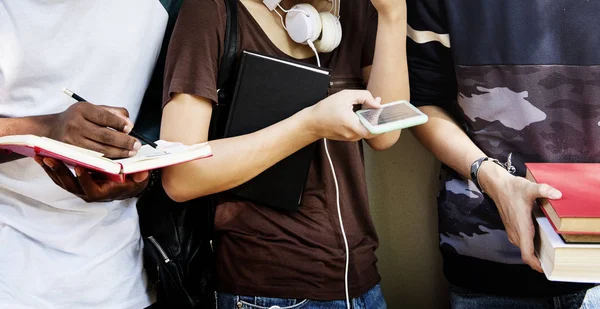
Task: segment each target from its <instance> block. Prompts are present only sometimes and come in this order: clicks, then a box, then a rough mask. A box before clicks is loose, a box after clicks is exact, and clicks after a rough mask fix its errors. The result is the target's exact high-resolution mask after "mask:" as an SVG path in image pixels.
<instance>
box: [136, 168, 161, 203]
mask: <svg viewBox="0 0 600 309" xmlns="http://www.w3.org/2000/svg"><path fill="white" fill-rule="evenodd" d="M148 178H150V179H149V180H148V184H147V185H146V188H144V190H142V192H140V194H138V195H137V196H136V197H142V195H144V194H146V192H148V191H150V190H151V189H152V187H153V186H154V185H155V184H156V183H158V182H160V170H150V175H148Z"/></svg>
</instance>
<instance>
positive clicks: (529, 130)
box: [407, 0, 600, 279]
mask: <svg viewBox="0 0 600 309" xmlns="http://www.w3.org/2000/svg"><path fill="white" fill-rule="evenodd" d="M407 3H408V9H409V21H408V22H409V33H408V35H409V38H410V39H409V40H408V62H409V68H410V86H411V100H412V103H413V104H415V105H417V106H424V105H436V106H439V107H441V108H443V109H445V110H447V111H448V112H450V113H451V114H452V115H453V116H454V118H455V119H456V120H457V121H458V122H459V123H460V124H461V125H462V126H463V128H464V130H465V131H466V132H467V134H468V136H469V137H470V138H471V139H472V140H473V141H474V142H475V144H477V146H479V148H481V149H482V150H483V151H484V152H485V153H486V154H487V155H488V156H490V157H494V158H496V159H499V160H500V161H505V160H506V159H507V156H508V154H509V153H512V154H513V158H512V160H513V164H515V167H516V168H517V174H518V175H519V176H524V175H525V172H526V170H525V166H524V162H599V161H600V156H599V153H600V127H599V126H600V122H599V121H600V66H598V64H600V51H599V49H600V31H597V29H598V27H599V26H600V18H598V17H600V1H573V0H528V1H522V0H502V1H470V0H408V1H407ZM441 180H442V188H441V190H440V194H439V199H438V201H439V232H440V245H441V248H442V252H443V253H444V254H446V255H447V254H454V255H458V256H463V257H471V258H475V259H477V260H483V261H489V262H494V263H497V264H504V265H506V264H510V265H519V264H522V263H523V262H522V261H521V255H520V252H519V249H518V248H517V247H515V246H513V245H512V244H510V242H509V241H508V238H507V235H506V232H505V230H504V226H503V224H502V221H501V219H500V216H499V214H498V211H497V209H496V207H495V206H494V205H493V202H492V201H491V200H490V199H489V198H487V197H486V196H484V195H483V194H482V193H481V192H479V190H478V189H477V188H476V186H475V185H474V184H473V183H472V182H470V181H468V180H466V179H464V178H463V177H461V176H460V175H458V174H457V173H456V172H454V171H452V170H450V169H449V168H446V167H445V168H444V169H443V172H442V177H441ZM490 265H492V264H490ZM447 267H448V265H447ZM515 279H517V278H515Z"/></svg>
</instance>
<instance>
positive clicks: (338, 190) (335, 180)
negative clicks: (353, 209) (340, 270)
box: [308, 40, 350, 309]
mask: <svg viewBox="0 0 600 309" xmlns="http://www.w3.org/2000/svg"><path fill="white" fill-rule="evenodd" d="M308 46H310V48H311V49H312V50H313V52H314V53H315V56H316V57H317V65H318V66H319V67H320V66H321V60H320V59H319V53H318V52H317V49H316V48H315V44H313V42H312V41H310V40H309V41H308ZM323 145H324V146H325V154H327V160H329V166H330V167H331V174H332V175H333V183H334V184H335V203H336V206H337V212H338V219H339V220H340V229H341V230H342V238H343V239H344V249H345V251H346V266H345V267H344V291H345V292H346V306H347V308H348V309H350V292H349V290H348V269H349V268H350V246H349V245H348V238H347V237H346V229H344V220H343V219H342V207H341V206H340V186H339V185H338V181H337V175H336V174H335V167H334V165H333V160H332V159H331V155H330V154H329V148H328V147H327V139H326V138H324V139H323Z"/></svg>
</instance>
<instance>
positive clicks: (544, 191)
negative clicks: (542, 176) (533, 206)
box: [538, 184, 562, 200]
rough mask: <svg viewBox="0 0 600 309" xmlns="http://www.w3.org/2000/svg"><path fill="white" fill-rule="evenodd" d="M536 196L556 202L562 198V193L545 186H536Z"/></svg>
mask: <svg viewBox="0 0 600 309" xmlns="http://www.w3.org/2000/svg"><path fill="white" fill-rule="evenodd" d="M538 194H539V195H540V197H544V198H549V199H552V200H557V199H560V198H561V197H562V192H560V191H558V190H557V189H555V188H553V187H551V186H549V185H547V184H541V185H538Z"/></svg>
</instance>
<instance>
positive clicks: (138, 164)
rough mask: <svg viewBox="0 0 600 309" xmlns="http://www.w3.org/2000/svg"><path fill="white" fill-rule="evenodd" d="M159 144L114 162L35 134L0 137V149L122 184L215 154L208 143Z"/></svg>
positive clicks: (100, 155) (97, 154)
mask: <svg viewBox="0 0 600 309" xmlns="http://www.w3.org/2000/svg"><path fill="white" fill-rule="evenodd" d="M156 143H157V144H158V146H159V147H158V148H159V149H154V148H152V147H150V146H148V145H144V146H142V148H140V150H139V151H138V153H137V154H136V155H135V156H133V157H131V158H125V159H119V160H111V159H108V158H105V157H104V156H103V154H102V153H99V152H95V151H91V150H88V149H84V148H80V147H77V146H73V145H69V144H65V143H62V142H59V141H56V140H52V139H49V138H45V137H39V136H35V135H10V136H4V137H0V150H4V151H9V152H15V153H18V154H21V155H24V156H28V157H33V156H36V155H41V156H45V157H51V158H55V159H57V160H60V161H63V162H65V164H67V165H70V166H75V165H77V166H81V167H85V168H87V169H91V170H94V171H97V172H100V173H102V174H104V175H105V176H106V178H107V179H110V180H112V181H119V182H123V181H125V176H126V175H127V174H133V173H138V172H142V171H147V170H152V169H158V168H162V167H166V166H170V165H175V164H180V163H184V162H188V161H192V160H196V159H201V158H206V157H210V156H211V155H212V153H211V149H210V146H209V145H208V144H207V143H202V144H196V145H192V146H185V145H182V144H179V143H169V142H165V141H158V142H156Z"/></svg>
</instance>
